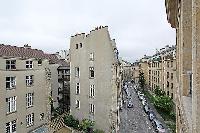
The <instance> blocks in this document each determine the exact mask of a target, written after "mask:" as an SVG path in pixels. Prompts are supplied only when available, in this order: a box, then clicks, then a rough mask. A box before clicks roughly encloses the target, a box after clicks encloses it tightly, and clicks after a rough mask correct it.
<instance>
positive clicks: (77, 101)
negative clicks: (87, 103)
mask: <svg viewBox="0 0 200 133" xmlns="http://www.w3.org/2000/svg"><path fill="white" fill-rule="evenodd" d="M75 105H76V106H75V107H76V108H77V109H80V101H79V100H76V103H75Z"/></svg>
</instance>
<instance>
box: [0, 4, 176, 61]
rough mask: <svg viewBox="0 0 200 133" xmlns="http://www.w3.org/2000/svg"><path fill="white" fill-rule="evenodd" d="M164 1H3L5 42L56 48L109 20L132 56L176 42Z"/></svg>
mask: <svg viewBox="0 0 200 133" xmlns="http://www.w3.org/2000/svg"><path fill="white" fill-rule="evenodd" d="M164 3H165V2H164V0H0V7H1V8H0V43H3V44H8V45H15V46H23V45H24V44H29V45H31V46H32V48H37V49H41V50H43V51H45V52H48V53H55V52H56V51H59V50H61V49H69V40H70V36H71V35H74V34H76V33H81V32H85V33H88V32H89V31H90V30H92V29H94V27H96V26H100V25H104V26H105V25H107V26H109V31H110V35H111V38H115V39H116V43H117V47H118V49H119V52H120V56H122V57H123V58H124V59H126V60H128V61H134V60H136V59H139V58H141V57H142V56H143V55H144V54H147V55H152V54H153V53H155V50H156V48H157V49H159V48H162V47H164V46H165V45H175V30H174V29H172V28H171V27H170V25H169V24H168V22H167V17H166V13H165V5H164Z"/></svg>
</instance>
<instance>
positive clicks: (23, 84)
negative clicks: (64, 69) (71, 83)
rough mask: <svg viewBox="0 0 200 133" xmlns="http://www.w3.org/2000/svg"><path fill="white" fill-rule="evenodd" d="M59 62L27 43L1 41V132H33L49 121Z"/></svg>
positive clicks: (54, 56) (52, 56) (54, 57)
mask: <svg viewBox="0 0 200 133" xmlns="http://www.w3.org/2000/svg"><path fill="white" fill-rule="evenodd" d="M60 63H63V61H62V60H59V59H58V58H57V56H56V55H51V54H45V53H44V52H43V51H41V50H37V49H32V48H31V46H29V45H24V47H16V46H10V45H3V44H0V75H1V76H0V100H1V101H2V102H1V104H0V105H1V106H0V113H1V121H0V127H1V128H0V132H1V133H4V132H6V133H16V132H19V133H26V132H32V131H34V130H36V129H38V128H40V127H41V126H43V125H45V124H47V123H48V122H49V121H50V119H51V105H50V103H51V102H50V101H51V100H50V99H51V97H52V95H53V92H55V91H57V90H58V88H53V87H54V84H55V83H54V82H53V79H54V77H56V76H57V75H58V72H57V69H56V68H55V66H56V67H59V66H60V65H58V64H60ZM54 71H56V72H55V73H56V74H55V75H54ZM57 82H58V78H57Z"/></svg>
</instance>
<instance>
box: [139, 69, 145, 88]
mask: <svg viewBox="0 0 200 133" xmlns="http://www.w3.org/2000/svg"><path fill="white" fill-rule="evenodd" d="M138 82H139V84H140V87H141V88H142V89H143V90H144V87H145V82H146V81H145V78H144V73H143V72H140V73H139V81H138Z"/></svg>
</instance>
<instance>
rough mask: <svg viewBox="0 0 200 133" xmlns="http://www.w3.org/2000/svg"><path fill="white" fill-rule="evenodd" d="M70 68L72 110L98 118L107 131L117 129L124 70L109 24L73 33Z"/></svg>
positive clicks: (98, 125) (97, 123) (80, 116)
mask: <svg viewBox="0 0 200 133" xmlns="http://www.w3.org/2000/svg"><path fill="white" fill-rule="evenodd" d="M70 71H71V75H70V89H71V91H70V97H71V114H72V115H73V116H74V117H75V118H78V119H79V120H82V119H85V118H86V119H90V120H92V121H95V128H97V129H102V130H104V131H105V132H106V133H109V132H117V131H118V130H119V122H120V120H119V104H120V103H121V98H120V97H121V73H122V72H121V68H120V63H119V59H118V50H117V48H116V44H115V40H114V39H113V40H111V38H110V35H109V32H108V27H107V26H105V27H104V26H100V27H97V28H95V29H94V30H92V31H90V33H89V34H87V35H86V34H85V33H81V34H76V35H74V36H72V37H71V42H70Z"/></svg>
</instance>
